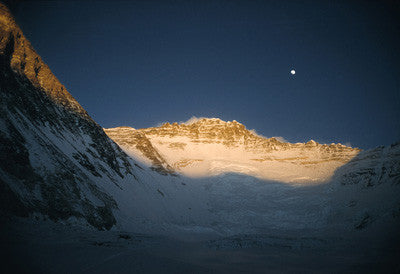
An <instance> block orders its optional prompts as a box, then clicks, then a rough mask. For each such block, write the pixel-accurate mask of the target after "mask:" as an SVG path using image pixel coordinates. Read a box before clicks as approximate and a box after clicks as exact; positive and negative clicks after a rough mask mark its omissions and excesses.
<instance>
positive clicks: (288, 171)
mask: <svg viewBox="0 0 400 274" xmlns="http://www.w3.org/2000/svg"><path fill="white" fill-rule="evenodd" d="M105 132H106V133H107V134H108V135H109V137H110V138H112V139H113V140H114V141H115V142H116V143H117V144H119V145H120V146H121V148H122V149H124V150H125V152H127V153H128V154H130V155H131V156H133V157H135V158H137V159H139V160H142V161H143V162H145V163H147V164H149V165H151V166H153V167H157V168H160V167H164V168H166V169H168V170H171V167H172V168H173V169H174V170H175V171H177V172H179V173H182V174H184V175H187V176H190V177H203V176H214V175H219V174H222V173H229V172H235V173H242V174H247V175H252V176H256V177H259V178H262V179H267V180H277V181H283V182H322V181H325V180H327V179H329V178H330V177H331V176H332V175H333V173H334V171H335V170H336V169H337V168H338V167H340V166H342V165H344V164H345V163H347V162H348V161H350V160H351V159H352V158H353V157H354V156H356V155H357V154H358V153H359V152H360V150H359V149H358V148H351V147H347V146H344V145H342V144H330V145H327V144H319V143H317V142H315V141H312V140H311V141H309V142H307V143H294V144H293V143H287V142H282V141H279V140H277V139H276V138H265V137H262V136H259V135H257V134H255V133H254V132H253V131H250V130H248V129H246V127H245V126H244V125H242V124H241V123H239V122H237V121H232V122H225V121H222V120H220V119H217V118H211V119H209V118H203V119H198V120H195V121H193V122H191V123H180V124H178V123H172V124H170V123H165V124H163V125H161V126H159V127H151V128H145V129H133V128H129V127H119V128H113V129H105Z"/></svg>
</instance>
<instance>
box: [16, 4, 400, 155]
mask: <svg viewBox="0 0 400 274" xmlns="http://www.w3.org/2000/svg"><path fill="white" fill-rule="evenodd" d="M397 8H398V5H397V4H393V3H390V2H389V3H388V2H385V1H377V2H374V1H353V2H352V1H282V0H280V1H170V2H167V1H138V2H130V1H109V2H107V1H43V2H41V1H35V2H34V1H26V2H25V1H21V2H20V3H19V4H18V5H17V6H16V9H15V10H14V12H15V15H16V18H17V21H18V23H19V24H20V26H21V28H22V30H23V31H24V33H25V35H26V36H27V37H28V39H29V40H30V41H31V42H32V44H33V46H34V48H35V49H36V50H37V52H38V53H39V54H40V55H41V56H42V57H43V59H44V60H45V62H46V63H47V64H49V66H50V68H51V69H52V71H53V72H54V73H55V75H56V76H57V77H58V78H59V79H60V80H61V82H62V83H63V84H65V86H66V87H67V89H68V90H69V92H70V93H71V94H72V95H73V96H74V97H75V98H76V99H77V100H78V101H79V103H80V104H81V105H82V106H83V107H84V108H85V109H86V110H87V111H88V112H89V114H90V115H91V116H92V117H93V118H94V119H95V120H96V121H97V122H98V123H99V124H100V125H101V126H103V127H115V126H132V127H136V128H142V127H149V126H154V125H156V124H158V123H160V122H165V121H169V122H174V121H177V122H179V121H185V120H188V119H189V118H190V117H192V116H205V117H218V118H221V119H223V120H237V121H239V122H242V123H243V124H244V125H246V127H247V128H249V129H256V130H257V132H258V133H260V134H263V135H265V136H268V137H270V136H283V137H284V138H286V139H287V140H288V141H291V142H300V141H301V142H304V141H308V140H309V139H314V140H316V141H319V142H326V143H330V142H341V143H347V142H349V143H351V144H352V145H353V146H358V147H361V148H370V147H374V146H377V145H381V144H390V143H392V142H395V141H397V140H400V119H399V118H400V85H399V84H400V83H399V82H400V81H399V74H400V69H399V66H400V23H399V20H398V19H396V16H397V17H399V16H398V14H399V13H398V9H397ZM292 68H294V69H295V70H296V75H295V76H292V75H291V74H290V70H291V69H292Z"/></svg>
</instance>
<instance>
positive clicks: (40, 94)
mask: <svg viewBox="0 0 400 274" xmlns="http://www.w3.org/2000/svg"><path fill="white" fill-rule="evenodd" d="M0 99H1V101H0V193H1V199H0V213H1V214H0V218H1V219H0V220H1V231H0V245H1V246H0V250H1V251H0V258H1V265H2V272H3V273H14V272H29V273H34V272H38V273H54V272H62V273H79V272H85V273H87V272H93V273H110V272H114V273H132V272H140V273H142V272H152V273H154V272H162V273H165V272H174V273H191V272H196V273H203V272H218V273H233V272H251V273H257V272H258V273H265V272H327V271H330V272H342V271H347V272H379V271H382V270H389V272H396V271H399V270H400V269H399V265H398V263H397V261H396V257H397V256H398V255H399V254H400V253H399V245H398V243H399V233H398V231H399V220H400V143H395V144H393V145H392V146H388V147H378V148H375V149H372V150H368V151H360V150H359V149H355V148H351V147H347V146H343V145H340V144H331V145H323V144H318V143H316V142H314V141H310V142H307V143H297V144H290V143H285V142H281V141H279V140H277V139H275V138H269V139H267V138H264V137H261V136H258V135H256V134H255V133H253V132H251V131H249V130H247V129H246V128H245V126H244V125H242V124H240V123H238V122H236V121H233V122H224V121H221V120H220V119H216V118H213V119H200V120H196V121H192V122H191V123H186V124H177V123H173V124H169V123H168V124H164V125H162V126H160V127H155V128H148V129H139V130H136V129H133V128H129V127H120V128H115V129H106V130H105V131H104V130H103V129H102V128H101V127H100V126H99V125H98V124H97V123H96V122H95V121H93V119H92V118H91V117H90V116H89V115H88V114H87V112H86V111H85V110H84V109H83V108H82V107H81V106H80V105H79V103H78V102H77V101H76V100H75V99H74V98H73V97H72V96H71V95H70V94H69V93H68V92H67V90H66V88H65V87H64V86H63V85H62V84H61V83H60V82H59V81H58V80H57V78H56V77H55V76H54V75H53V74H52V72H51V71H50V69H49V67H48V66H47V65H46V64H45V63H44V62H43V60H42V59H41V57H40V56H39V55H38V54H37V53H36V52H35V50H34V49H33V48H32V46H31V44H30V43H29V41H28V40H27V39H26V38H25V37H24V35H23V33H22V31H21V30H20V28H19V27H18V25H17V24H16V22H15V20H14V19H13V17H12V15H11V14H10V12H9V10H8V9H7V7H6V6H5V5H4V4H0ZM110 137H111V139H110Z"/></svg>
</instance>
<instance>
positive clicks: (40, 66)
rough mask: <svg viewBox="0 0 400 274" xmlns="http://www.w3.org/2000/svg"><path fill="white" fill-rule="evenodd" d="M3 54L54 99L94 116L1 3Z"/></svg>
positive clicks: (1, 45)
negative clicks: (48, 64) (73, 95)
mask: <svg viewBox="0 0 400 274" xmlns="http://www.w3.org/2000/svg"><path fill="white" fill-rule="evenodd" d="M0 38H1V39H0V54H1V55H5V56H8V57H9V59H8V62H9V64H7V65H9V66H10V67H11V69H12V70H13V71H14V72H15V73H17V74H19V75H20V76H21V77H23V78H26V79H28V80H29V81H30V83H31V84H32V85H33V86H34V87H36V88H38V89H40V90H42V91H43V92H45V93H46V95H47V96H49V97H50V98H52V99H53V101H54V102H56V103H58V104H59V105H62V106H63V107H66V108H68V109H71V110H73V111H74V112H76V113H80V114H82V115H83V116H85V118H87V119H90V117H89V116H88V115H87V113H86V111H85V110H84V109H83V108H82V107H81V106H80V105H79V103H78V102H77V101H76V100H75V99H74V98H73V97H72V96H71V94H69V93H68V92H67V90H66V88H65V87H64V85H62V84H61V83H60V82H59V81H58V79H57V77H55V76H54V74H53V73H52V72H51V70H50V68H49V67H48V66H47V65H46V64H45V63H44V62H43V60H42V58H41V57H40V56H39V55H38V54H37V53H36V51H35V50H34V49H33V47H32V45H31V43H30V42H29V41H28V40H27V39H26V38H25V36H24V34H23V33H22V31H21V29H20V28H19V27H18V25H17V24H16V22H15V20H14V18H13V16H12V15H11V13H10V11H9V10H8V8H7V7H6V6H5V5H4V4H3V3H0Z"/></svg>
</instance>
